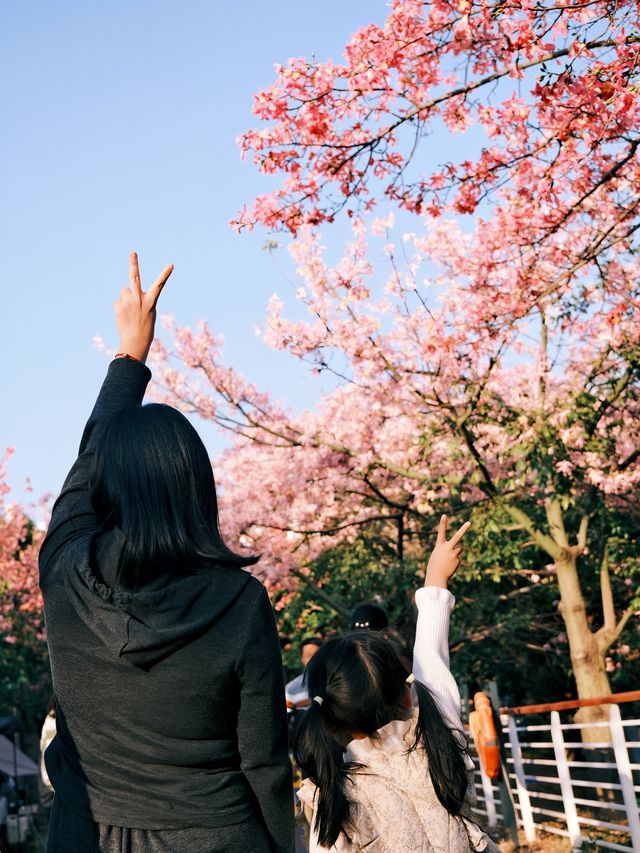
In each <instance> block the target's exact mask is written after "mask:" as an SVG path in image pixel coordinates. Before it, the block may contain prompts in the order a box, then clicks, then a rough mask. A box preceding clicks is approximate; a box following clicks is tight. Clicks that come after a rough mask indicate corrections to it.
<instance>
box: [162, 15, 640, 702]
mask: <svg viewBox="0 0 640 853" xmlns="http://www.w3.org/2000/svg"><path fill="white" fill-rule="evenodd" d="M639 56H640V37H639V36H638V33H637V11H636V6H635V4H632V3H628V2H621V3H616V4H606V3H602V2H584V3H569V2H559V3H551V2H548V3H535V2H534V3H531V4H520V3H518V4H510V3H504V2H494V3H491V2H484V0H483V2H475V3H472V2H467V0H460V2H457V3H445V2H434V3H429V4H423V3H421V2H416V0H395V2H393V3H392V8H391V13H390V15H389V17H388V18H387V20H386V21H385V23H384V24H383V25H382V26H377V25H370V26H367V27H364V28H362V29H361V30H360V31H359V32H358V33H356V34H355V35H354V36H353V38H352V39H351V41H350V42H349V44H348V45H347V47H346V50H345V61H344V63H343V64H335V63H332V62H325V63H321V62H307V61H306V60H303V59H296V60H291V61H290V62H289V63H288V64H287V65H286V66H284V67H280V68H278V69H277V74H278V76H277V79H276V82H275V83H274V84H273V85H272V86H271V87H269V88H268V89H265V90H264V91H263V92H261V93H259V94H258V96H257V97H256V105H255V112H256V114H257V115H258V117H259V118H260V119H261V120H263V122H264V123H263V125H262V126H261V127H260V128H259V129H257V130H253V131H249V132H248V133H247V134H245V136H244V137H243V140H242V145H243V150H244V152H245V153H252V154H253V157H254V160H255V161H256V162H257V164H258V165H259V167H260V169H261V171H262V172H264V173H267V174H270V175H272V176H275V178H276V179H277V178H279V179H280V185H279V186H278V187H277V188H276V189H275V190H273V191H272V192H271V193H269V194H268V195H264V196H260V197H258V198H257V200H256V201H255V203H254V204H253V205H252V206H251V207H249V208H248V209H245V210H244V211H243V212H242V214H241V215H240V217H239V218H238V220H237V221H236V223H235V224H236V226H237V227H239V228H242V227H253V226H254V225H255V224H257V223H260V224H262V225H265V226H267V227H269V228H276V229H282V230H286V231H288V232H290V233H291V234H292V235H293V236H294V237H295V239H294V240H293V242H292V243H291V245H290V251H291V253H292V256H293V260H294V263H295V264H296V268H297V275H298V277H299V285H300V286H299V288H298V290H297V293H296V296H297V299H298V301H299V303H301V305H302V306H304V308H306V310H307V312H308V319H295V320H294V319H289V318H288V316H287V314H288V311H287V310H286V309H285V307H284V305H283V304H282V303H281V302H280V300H279V299H278V298H277V297H275V296H274V297H273V298H272V300H271V301H270V304H269V307H268V312H267V320H266V325H265V330H264V335H265V339H266V341H267V342H268V343H269V344H270V345H271V346H273V347H275V348H276V349H285V350H287V351H288V352H289V353H291V354H292V355H293V356H295V357H297V358H300V359H303V360H305V361H307V362H309V363H310V367H311V369H312V370H313V371H314V372H315V373H316V374H319V375H320V376H321V377H322V376H323V375H324V376H327V375H329V376H331V382H330V383H327V385H326V386H324V387H325V392H324V394H323V396H322V398H321V401H320V403H319V405H318V407H317V409H315V410H313V411H306V412H303V413H300V414H293V413H291V412H289V411H287V410H286V409H285V408H284V407H282V406H279V405H277V404H274V403H273V402H272V401H271V400H270V398H269V395H268V394H267V393H265V392H262V391H259V390H258V389H256V388H255V387H254V386H253V385H252V384H251V383H250V382H249V381H247V380H246V379H244V378H243V377H242V376H240V375H238V374H237V372H235V371H234V370H233V369H231V368H229V367H225V366H224V362H223V359H222V339H221V338H217V337H215V336H214V335H212V334H211V332H210V331H209V329H208V327H207V326H206V324H204V323H202V324H201V325H200V327H199V328H198V329H197V330H196V331H192V330H189V329H184V328H174V334H175V349H174V351H173V353H170V352H169V350H167V349H166V348H164V347H162V346H158V348H157V349H156V355H155V357H156V361H157V370H156V375H157V378H158V380H159V384H160V385H161V387H163V388H164V393H165V395H166V396H167V398H168V399H169V400H170V401H172V402H174V403H177V404H178V405H180V406H182V407H183V408H185V409H187V410H190V411H194V412H197V413H199V414H200V415H202V416H203V417H205V418H207V419H210V420H213V421H215V422H216V423H217V424H218V425H219V426H220V427H221V428H223V429H226V430H230V431H231V432H232V433H233V436H234V442H233V445H232V447H231V449H230V450H229V451H228V452H227V453H226V454H225V455H224V457H223V458H222V460H221V463H220V478H221V481H222V484H223V487H224V493H225V508H224V514H225V525H226V526H225V528H224V529H226V530H227V531H229V532H232V534H233V536H234V538H236V539H237V540H238V541H240V542H243V543H244V544H246V545H247V547H251V548H253V549H257V550H260V551H263V552H264V553H265V554H266V555H267V559H266V560H265V573H266V577H267V580H268V581H269V582H270V583H272V584H274V585H277V586H278V587H279V588H280V589H282V588H285V589H286V588H288V587H291V586H292V585H293V584H296V583H297V584H305V583H308V582H309V572H308V569H307V568H306V567H308V566H309V563H310V562H311V561H312V560H314V559H315V558H316V557H318V556H319V555H320V554H322V553H323V552H325V551H326V550H327V549H328V548H331V547H333V546H335V545H337V544H340V543H344V542H347V543H349V542H353V541H355V540H356V539H357V538H358V535H359V532H360V531H363V530H365V529H366V530H367V532H368V535H371V534H372V532H375V533H376V534H377V535H379V536H381V537H385V538H386V539H389V540H391V539H394V540H395V543H396V547H397V552H398V555H399V557H400V558H402V557H403V555H404V554H405V552H406V553H411V554H412V555H413V556H415V555H420V553H421V552H422V549H424V548H425V546H426V542H427V541H428V538H429V534H430V531H431V529H432V528H433V525H434V519H435V518H436V517H437V515H438V513H440V512H441V511H442V510H446V511H449V512H452V513H455V514H456V515H457V516H459V515H460V513H461V512H466V513H473V512H475V511H478V510H479V509H484V508H487V507H488V508H490V510H491V513H492V514H493V515H492V518H493V519H494V524H495V530H496V532H495V535H496V536H497V537H498V536H503V537H504V536H509V537H513V536H515V537H517V538H518V542H519V545H520V547H522V548H524V549H529V550H528V553H529V554H530V555H531V557H530V559H531V563H532V568H533V569H535V570H536V571H540V572H545V571H546V572H547V573H549V572H551V573H552V575H553V577H554V578H555V579H556V581H557V584H558V589H559V599H560V610H561V614H562V617H563V619H564V623H565V626H566V635H567V640H568V645H569V650H570V655H571V662H572V666H573V673H574V676H575V680H576V685H577V690H578V694H579V696H580V697H592V696H600V695H604V694H607V693H608V692H609V683H608V679H607V667H608V665H609V664H608V663H607V660H606V658H607V656H608V651H609V649H610V648H611V647H612V645H613V644H615V643H616V642H617V641H619V638H620V637H621V635H622V632H623V631H625V629H627V626H628V625H629V624H630V621H631V619H632V617H633V614H634V612H636V611H637V608H638V600H637V597H636V598H634V595H633V593H634V592H635V588H634V583H635V582H634V580H633V578H637V569H638V561H637V539H636V540H633V541H632V542H631V546H630V547H631V551H632V552H633V548H634V547H635V549H636V550H635V554H636V556H635V557H634V556H633V553H632V555H631V556H630V557H629V555H628V547H629V535H630V534H629V532H628V529H634V527H633V525H634V524H635V529H636V530H637V529H638V525H637V519H638V513H639V506H638V499H637V486H638V481H639V480H640V443H639V440H640V434H639V433H640V426H639V424H640V421H639V418H638V416H639V415H640V411H639V404H640V397H639V392H640V388H639V382H638V379H639V371H640V340H639V334H640V332H639V329H638V323H637V316H638V309H639V308H640V289H639V284H638V282H639V281H640V275H639V273H640V266H639V262H638V257H639V255H638V248H639V247H638V243H637V230H638V226H639V224H640V219H639V218H638V211H639V208H640V168H639V164H638V144H639V141H640V136H639V129H640V97H639V95H638V86H637V80H638V60H639ZM453 134H466V138H467V139H468V146H465V156H464V159H461V160H460V162H457V163H456V162H445V163H441V162H437V161H436V160H435V159H434V158H433V155H432V153H431V152H432V150H443V147H444V146H443V145H440V146H439V149H438V148H436V146H434V145H431V144H430V143H431V140H432V139H436V138H438V139H440V140H441V141H444V145H446V144H447V140H449V139H452V138H453ZM381 203H384V205H385V210H384V212H383V216H378V218H377V219H373V221H370V220H371V217H372V216H373V214H374V213H375V208H376V205H380V204H381ZM394 204H395V205H397V207H398V209H399V210H400V213H401V216H402V220H403V223H406V221H407V220H408V219H409V216H408V214H409V213H410V214H413V217H412V219H413V222H412V224H411V225H409V226H408V228H409V229H410V230H409V231H408V232H407V226H406V225H405V224H403V228H402V229H400V233H397V231H396V228H395V225H394V213H393V211H391V212H389V208H390V207H392V206H393V205H394ZM341 210H344V211H345V212H346V213H347V214H348V215H349V216H350V218H351V220H352V226H353V238H352V240H351V242H350V243H349V245H348V246H347V247H346V250H345V252H344V255H343V257H342V258H341V259H340V260H339V261H338V262H337V263H332V262H330V261H329V260H328V259H327V254H326V251H325V248H324V246H323V242H322V236H321V234H320V232H319V226H320V225H322V224H323V223H331V222H332V221H333V220H334V219H335V217H336V216H337V215H338V214H339V213H340V211H341ZM367 214H371V216H367ZM403 232H404V233H403ZM374 259H375V263H374ZM169 325H171V323H169ZM172 355H175V356H177V359H178V362H181V366H179V367H178V366H177V362H176V361H175V360H173V358H172ZM621 517H624V518H627V519H629V520H630V524H629V526H628V529H627V530H626V531H625V530H624V529H622V532H621V528H620V526H619V525H618V526H617V527H616V524H617V522H616V523H614V522H613V520H612V519H614V518H615V519H619V518H621ZM496 519H497V521H496ZM621 540H625V541H624V547H623V548H622V550H621ZM625 549H626V550H625ZM623 553H624V555H625V556H624V557H623V556H621V555H622V554H623ZM594 556H595V559H594ZM587 557H588V559H587ZM595 564H597V566H598V568H597V571H598V574H599V580H600V606H599V607H598V608H597V611H596V612H594V611H593V610H592V611H591V612H588V610H587V605H586V603H585V598H584V585H583V583H582V581H581V577H580V571H581V565H582V567H584V566H585V565H589V566H593V565H595ZM623 564H624V565H623ZM621 572H623V573H624V572H626V575H625V576H626V577H627V579H629V578H631V580H632V584H631V586H630V587H625V589H626V590H627V592H626V593H625V592H624V590H623V594H622V596H621V597H620V596H618V599H617V600H616V598H615V596H614V592H613V589H612V582H611V575H612V573H613V575H614V576H618V575H619V574H620V573H621ZM609 657H610V655H609ZM598 713H599V712H598V711H597V710H596V711H593V710H588V711H587V712H585V715H584V716H585V718H587V719H596V718H597V716H598Z"/></svg>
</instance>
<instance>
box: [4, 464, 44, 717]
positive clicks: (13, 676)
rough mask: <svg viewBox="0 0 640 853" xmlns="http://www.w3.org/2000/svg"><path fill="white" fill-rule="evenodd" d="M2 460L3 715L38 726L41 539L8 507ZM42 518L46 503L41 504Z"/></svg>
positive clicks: (23, 515)
mask: <svg viewBox="0 0 640 853" xmlns="http://www.w3.org/2000/svg"><path fill="white" fill-rule="evenodd" d="M12 452H13V451H12V450H11V449H9V450H7V451H5V453H4V455H3V456H2V458H0V660H1V661H2V667H1V669H2V677H0V698H1V700H2V705H3V708H5V710H11V712H12V713H20V714H21V715H23V716H26V717H28V718H33V720H32V721H34V720H35V721H38V722H39V721H40V717H41V716H43V715H44V709H45V708H46V704H47V702H48V701H49V696H48V692H49V690H50V680H49V664H48V657H47V645H46V636H45V629H44V613H43V608H42V599H41V596H40V588H39V586H38V549H39V547H40V543H41V541H42V538H43V536H44V532H43V530H41V529H40V527H38V526H36V525H35V524H34V523H33V521H32V520H31V518H30V516H29V514H28V513H27V511H26V510H25V509H24V508H23V507H22V506H20V505H19V504H17V503H14V502H12V501H10V500H9V499H8V498H9V495H10V489H9V486H8V484H7V475H6V463H7V460H8V458H9V456H10V455H11V453H12ZM41 509H42V510H43V511H44V512H46V511H47V510H46V500H44V501H43V502H41Z"/></svg>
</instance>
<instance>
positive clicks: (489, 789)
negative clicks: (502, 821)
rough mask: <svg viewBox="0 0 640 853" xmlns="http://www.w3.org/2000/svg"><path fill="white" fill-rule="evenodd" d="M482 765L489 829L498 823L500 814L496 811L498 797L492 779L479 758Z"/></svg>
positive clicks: (481, 777) (481, 775) (479, 763)
mask: <svg viewBox="0 0 640 853" xmlns="http://www.w3.org/2000/svg"><path fill="white" fill-rule="evenodd" d="M478 765H479V767H480V779H481V780H482V793H483V794H484V802H485V805H486V807H487V823H488V824H489V829H495V828H496V827H497V825H498V815H497V812H496V798H495V797H494V796H493V785H492V782H491V779H489V777H488V776H487V774H486V773H485V772H484V768H483V767H482V761H480V758H478Z"/></svg>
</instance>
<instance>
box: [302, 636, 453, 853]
mask: <svg viewBox="0 0 640 853" xmlns="http://www.w3.org/2000/svg"><path fill="white" fill-rule="evenodd" d="M407 674H408V673H407V672H406V670H405V669H404V667H403V666H402V664H401V663H400V661H399V660H398V657H397V655H396V652H395V650H394V648H393V646H392V645H391V643H390V642H389V641H388V640H386V639H385V638H384V637H383V636H381V635H380V634H377V633H371V632H363V631H357V632H354V633H351V634H346V635H345V636H344V637H338V638H336V639H333V640H329V641H328V642H326V643H324V644H323V645H322V647H321V648H320V649H318V651H317V652H316V653H315V655H314V656H313V658H312V659H311V660H310V661H309V663H308V665H307V669H306V673H305V679H306V684H307V689H308V691H309V696H310V697H312V699H313V697H318V698H319V699H320V700H321V701H320V702H318V701H316V700H315V699H313V701H312V703H311V707H310V708H309V710H308V711H307V712H306V713H305V714H304V715H303V716H302V718H301V719H300V722H299V724H298V727H297V730H296V733H295V737H294V745H293V754H294V758H295V761H296V763H297V764H298V766H299V768H300V770H301V772H302V774H303V776H305V777H309V778H310V779H311V781H312V782H313V783H314V784H315V785H316V786H317V788H318V809H317V813H316V820H315V825H314V829H315V831H316V833H317V835H318V840H319V842H320V844H321V845H322V846H324V847H331V846H332V845H333V844H335V842H336V840H337V838H338V836H339V835H340V833H341V832H344V833H345V835H347V837H348V832H349V825H350V822H351V820H352V818H353V803H352V801H351V800H350V799H349V795H348V782H349V778H350V775H351V774H353V773H357V772H358V770H361V769H363V767H362V765H360V764H356V763H354V762H349V761H346V760H345V756H344V750H345V747H346V745H347V744H348V743H349V742H350V741H351V740H352V739H353V736H354V734H356V733H358V734H360V733H361V734H363V735H366V736H369V737H375V734H376V732H377V730H378V729H379V728H381V727H382V726H385V725H386V724H387V723H389V722H391V720H395V719H406V717H407V715H408V713H409V709H408V707H407V701H406V697H407V692H406V687H407V685H406V677H407ZM414 687H415V690H416V695H417V698H418V722H417V725H416V732H415V741H414V743H413V744H412V745H411V746H410V748H409V749H410V750H414V749H418V748H423V749H424V750H425V752H426V757H427V763H428V767H429V775H430V776H431V781H432V783H433V787H434V791H435V793H436V796H437V797H438V799H439V801H440V802H441V803H442V805H443V806H444V808H445V809H446V810H447V811H448V812H449V813H450V814H453V815H456V814H458V813H459V811H460V808H461V807H462V803H463V801H464V796H465V792H466V789H467V771H466V768H465V764H464V758H463V751H464V746H463V742H464V736H463V735H462V733H461V732H460V733H456V734H459V735H460V736H461V738H462V739H461V740H457V739H456V734H454V732H453V731H452V730H451V729H450V728H449V727H448V726H447V724H446V723H445V721H444V720H443V718H442V714H441V713H440V711H439V709H438V706H437V705H436V702H435V700H434V698H433V696H432V695H431V693H430V692H429V690H428V688H427V687H425V686H424V685H423V684H420V683H419V682H417V681H414Z"/></svg>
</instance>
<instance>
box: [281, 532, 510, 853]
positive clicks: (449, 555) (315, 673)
mask: <svg viewBox="0 0 640 853" xmlns="http://www.w3.org/2000/svg"><path fill="white" fill-rule="evenodd" d="M468 528H469V524H468V523H467V524H464V525H463V526H462V527H461V528H460V530H458V532H457V533H456V534H454V536H453V537H452V538H451V539H450V540H449V541H447V537H446V531H447V519H446V516H442V519H441V520H440V525H439V528H438V539H437V543H436V547H435V548H434V550H433V553H432V554H431V557H430V558H429V564H428V567H427V574H426V579H425V586H424V588H423V589H420V590H418V591H417V593H416V604H417V607H418V624H417V629H416V641H415V648H414V656H413V668H412V669H413V671H412V673H411V674H408V673H407V671H406V670H405V669H404V668H403V666H402V664H401V662H400V661H399V659H398V656H397V654H396V652H395V651H394V648H393V646H392V645H391V644H390V642H389V641H388V640H386V639H385V638H384V637H383V636H381V635H380V634H379V633H375V632H371V631H362V630H360V631H356V632H353V633H351V634H347V635H345V636H344V637H340V638H337V639H334V640H329V641H328V642H326V643H325V644H324V645H323V646H322V648H321V649H319V650H318V652H317V653H316V654H315V655H314V657H313V658H312V660H311V661H310V662H309V664H308V667H307V671H306V677H307V685H308V690H309V695H310V696H311V697H313V701H312V703H311V707H310V708H309V710H308V711H307V713H306V714H305V716H304V718H303V719H302V720H301V722H300V725H299V728H298V730H297V732H296V738H295V743H294V757H295V759H296V762H297V763H298V765H299V767H300V769H301V771H302V774H303V776H305V777H307V778H305V779H304V781H303V782H302V784H301V787H300V790H299V792H298V796H299V798H300V800H301V802H302V804H303V808H304V811H305V815H306V817H307V819H308V820H309V822H310V824H311V838H310V845H309V853H319V851H326V850H331V851H332V852H333V853H360V852H361V851H365V850H366V853H400V851H411V853H432V851H435V850H447V851H451V853H466V851H469V850H486V851H491V853H497V850H498V848H497V847H496V845H495V844H494V843H493V841H491V839H490V838H489V837H488V836H487V835H486V834H485V833H484V832H483V831H482V830H481V829H480V827H479V826H478V824H477V822H476V818H475V817H474V815H473V813H472V812H471V810H470V805H471V804H472V802H473V800H474V799H475V795H474V788H473V762H472V761H471V760H470V758H469V756H468V754H467V752H466V739H465V737H464V735H463V733H462V730H461V729H462V723H461V720H460V694H459V692H458V688H457V685H456V683H455V681H454V679H453V677H452V675H451V672H450V671H449V649H448V634H449V616H450V613H451V610H452V608H453V604H454V599H453V596H452V595H451V593H450V592H449V591H448V588H447V586H448V581H449V578H450V577H451V576H452V575H453V573H454V572H455V570H456V568H457V566H458V562H459V553H460V548H461V545H460V541H461V539H462V537H463V536H464V534H465V533H466V531H467V529H468Z"/></svg>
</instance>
